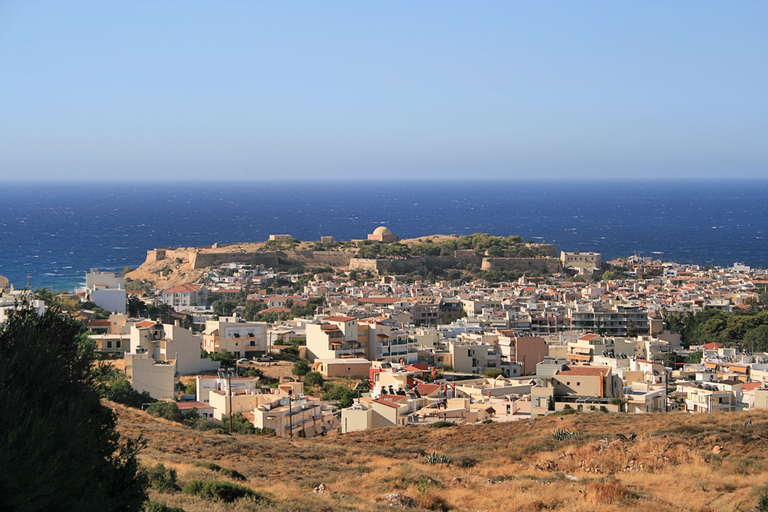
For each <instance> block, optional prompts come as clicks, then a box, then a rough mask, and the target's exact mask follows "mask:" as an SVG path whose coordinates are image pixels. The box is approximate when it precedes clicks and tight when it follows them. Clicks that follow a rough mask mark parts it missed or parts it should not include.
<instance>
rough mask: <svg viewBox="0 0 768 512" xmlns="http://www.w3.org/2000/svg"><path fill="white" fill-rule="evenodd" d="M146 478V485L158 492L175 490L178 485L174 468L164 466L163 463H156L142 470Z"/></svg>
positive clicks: (178, 488)
mask: <svg viewBox="0 0 768 512" xmlns="http://www.w3.org/2000/svg"><path fill="white" fill-rule="evenodd" d="M142 473H143V474H144V477H145V478H146V479H147V485H148V486H149V488H150V489H154V490H156V491H158V492H176V491H178V490H180V487H179V486H178V485H177V484H176V470H175V469H173V468H166V467H165V466H164V465H163V464H161V463H159V462H158V463H157V464H156V465H155V466H153V467H151V468H146V469H144V470H143V471H142Z"/></svg>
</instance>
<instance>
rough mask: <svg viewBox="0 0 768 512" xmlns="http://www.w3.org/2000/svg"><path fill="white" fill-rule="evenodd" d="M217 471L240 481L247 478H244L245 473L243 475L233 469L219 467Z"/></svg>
mask: <svg viewBox="0 0 768 512" xmlns="http://www.w3.org/2000/svg"><path fill="white" fill-rule="evenodd" d="M219 473H221V474H222V475H224V476H228V477H229V478H231V479H232V480H240V481H241V482H245V481H246V480H248V479H247V478H245V475H243V474H242V473H241V472H239V471H237V470H235V469H230V468H221V469H220V470H219Z"/></svg>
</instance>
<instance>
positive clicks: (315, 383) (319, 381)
mask: <svg viewBox="0 0 768 512" xmlns="http://www.w3.org/2000/svg"><path fill="white" fill-rule="evenodd" d="M324 383H325V379H324V378H323V376H322V375H320V372H309V373H308V374H307V375H305V376H304V385H305V386H309V387H311V388H321V387H323V384H324Z"/></svg>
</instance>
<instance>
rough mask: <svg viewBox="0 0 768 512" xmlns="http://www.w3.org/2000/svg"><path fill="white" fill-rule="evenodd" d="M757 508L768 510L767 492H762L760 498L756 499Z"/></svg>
mask: <svg viewBox="0 0 768 512" xmlns="http://www.w3.org/2000/svg"><path fill="white" fill-rule="evenodd" d="M757 510H759V511H760V512H768V494H763V495H762V496H760V499H759V500H757Z"/></svg>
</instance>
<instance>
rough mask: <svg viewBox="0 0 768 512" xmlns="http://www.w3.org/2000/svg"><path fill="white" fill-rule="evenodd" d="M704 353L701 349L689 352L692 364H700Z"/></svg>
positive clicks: (689, 360) (689, 359)
mask: <svg viewBox="0 0 768 512" xmlns="http://www.w3.org/2000/svg"><path fill="white" fill-rule="evenodd" d="M703 355H704V354H703V353H702V352H701V350H696V351H694V352H691V353H690V354H688V362H689V363H691V364H699V363H701V357H702V356H703Z"/></svg>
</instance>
